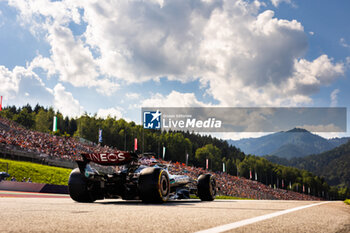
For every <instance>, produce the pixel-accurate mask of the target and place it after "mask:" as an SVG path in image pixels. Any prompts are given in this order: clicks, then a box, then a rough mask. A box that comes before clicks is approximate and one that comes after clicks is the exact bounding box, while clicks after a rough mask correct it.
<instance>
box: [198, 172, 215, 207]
mask: <svg viewBox="0 0 350 233" xmlns="http://www.w3.org/2000/svg"><path fill="white" fill-rule="evenodd" d="M197 195H198V197H199V198H200V199H201V200H202V201H213V200H214V199H215V196H216V180H215V177H214V176H213V175H211V174H203V175H200V176H199V177H198V180H197Z"/></svg>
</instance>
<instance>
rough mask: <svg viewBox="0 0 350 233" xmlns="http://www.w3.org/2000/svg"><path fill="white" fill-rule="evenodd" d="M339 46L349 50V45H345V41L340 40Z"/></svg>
mask: <svg viewBox="0 0 350 233" xmlns="http://www.w3.org/2000/svg"><path fill="white" fill-rule="evenodd" d="M339 43H340V45H341V46H343V47H344V48H350V45H349V44H348V43H346V40H345V39H344V38H340V41H339Z"/></svg>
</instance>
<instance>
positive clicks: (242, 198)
mask: <svg viewBox="0 0 350 233" xmlns="http://www.w3.org/2000/svg"><path fill="white" fill-rule="evenodd" d="M215 199H232V200H253V199H250V198H244V197H231V196H216V198H215Z"/></svg>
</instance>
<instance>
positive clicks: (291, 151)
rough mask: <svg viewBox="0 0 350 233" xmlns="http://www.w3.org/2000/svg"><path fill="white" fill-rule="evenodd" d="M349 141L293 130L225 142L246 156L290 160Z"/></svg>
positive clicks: (347, 138) (298, 129) (317, 152)
mask: <svg viewBox="0 0 350 233" xmlns="http://www.w3.org/2000/svg"><path fill="white" fill-rule="evenodd" d="M349 139H350V138H349V137H346V138H332V139H326V138H323V137H321V136H319V135H316V134H313V133H311V132H309V131H307V130H306V129H302V128H294V129H291V130H288V131H280V132H277V133H273V134H269V135H265V136H262V137H259V138H245V139H240V140H227V142H228V143H229V144H230V145H233V146H235V147H237V148H240V150H241V151H243V152H244V153H246V154H254V155H258V156H264V155H275V156H278V157H280V158H286V159H291V158H294V157H305V156H307V155H311V154H319V153H322V152H325V151H328V150H331V149H333V148H335V147H337V146H340V145H342V144H344V143H346V142H347V141H348V140H349Z"/></svg>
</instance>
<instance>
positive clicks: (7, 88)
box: [0, 66, 21, 98]
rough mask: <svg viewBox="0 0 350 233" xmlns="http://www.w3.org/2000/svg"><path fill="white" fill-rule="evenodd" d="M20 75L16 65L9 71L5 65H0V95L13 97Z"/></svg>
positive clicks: (16, 90) (16, 91)
mask: <svg viewBox="0 0 350 233" xmlns="http://www.w3.org/2000/svg"><path fill="white" fill-rule="evenodd" d="M20 76H21V75H20V74H19V72H18V67H16V68H15V69H14V71H13V72H11V71H10V70H8V69H7V68H6V67H5V66H0V83H1V85H0V95H2V96H7V97H8V98H14V97H15V96H16V94H17V93H18V87H19V82H20V79H21V78H20Z"/></svg>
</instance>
